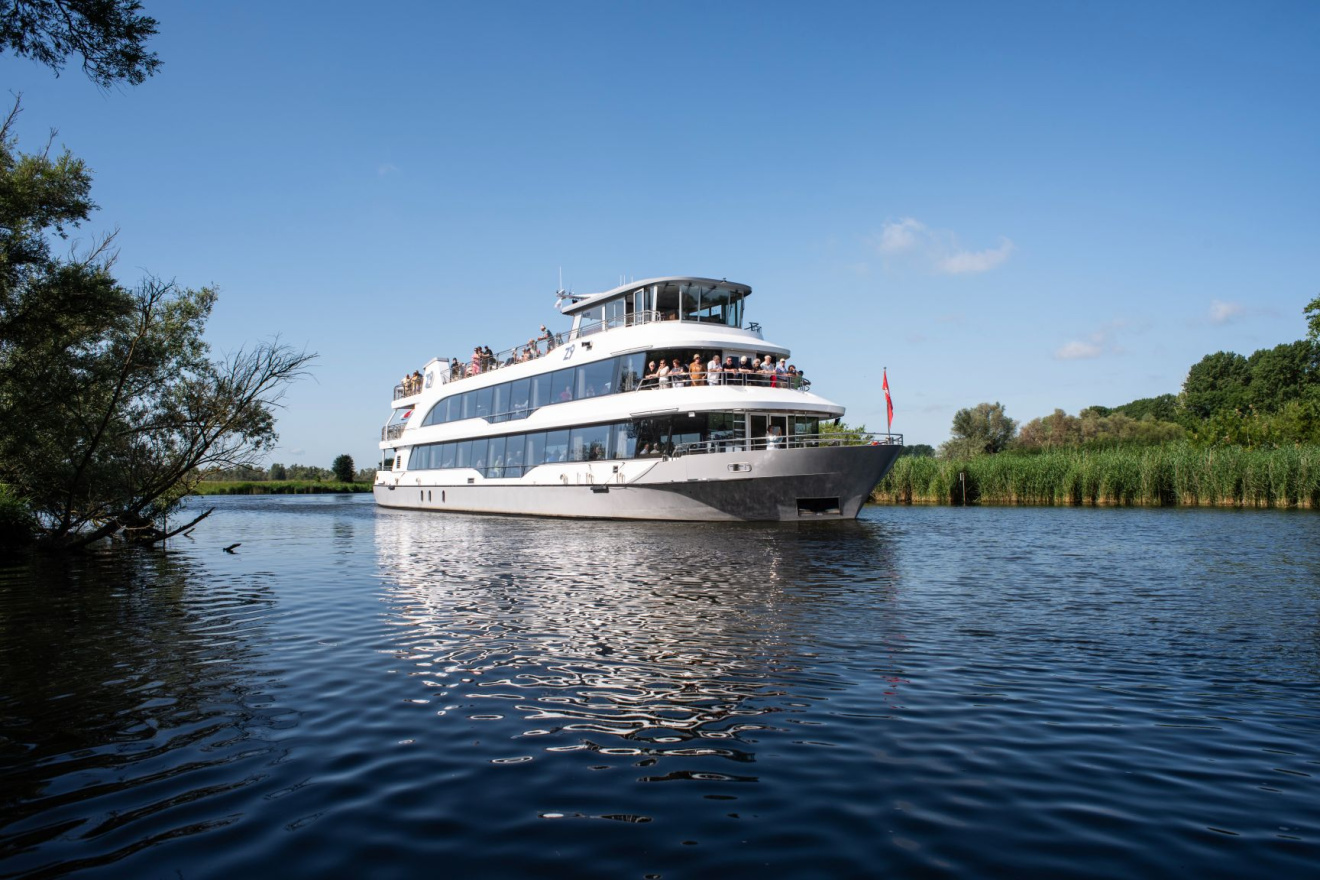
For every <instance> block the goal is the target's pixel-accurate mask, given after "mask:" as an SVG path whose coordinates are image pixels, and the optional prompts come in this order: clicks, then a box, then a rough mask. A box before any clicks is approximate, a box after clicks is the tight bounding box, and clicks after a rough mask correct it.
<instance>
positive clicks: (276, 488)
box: [192, 480, 372, 495]
mask: <svg viewBox="0 0 1320 880" xmlns="http://www.w3.org/2000/svg"><path fill="white" fill-rule="evenodd" d="M371 485H372V484H371V483H331V482H324V483H318V482H316V481H315V480H239V481H225V480H205V481H203V482H201V483H198V484H197V486H196V488H194V489H193V492H192V494H194V495H333V494H340V493H344V492H370V491H371Z"/></svg>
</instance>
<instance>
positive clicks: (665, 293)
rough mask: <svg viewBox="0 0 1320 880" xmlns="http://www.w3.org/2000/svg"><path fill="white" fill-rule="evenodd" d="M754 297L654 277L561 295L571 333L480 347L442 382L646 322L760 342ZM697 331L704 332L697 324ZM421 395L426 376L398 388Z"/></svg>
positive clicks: (689, 280)
mask: <svg viewBox="0 0 1320 880" xmlns="http://www.w3.org/2000/svg"><path fill="white" fill-rule="evenodd" d="M751 293H752V289H751V287H749V286H748V285H746V284H738V283H735V282H732V281H726V280H724V279H718V280H717V279H714V278H701V277H697V276H668V277H663V278H648V279H646V280H644V281H636V282H631V283H628V284H623V285H620V286H618V287H616V288H614V289H613V290H607V291H605V292H604V293H595V294H569V293H564V292H562V291H561V292H560V294H559V296H560V307H559V310H560V313H561V314H563V315H565V316H568V317H571V318H572V319H573V325H572V327H571V328H570V329H569V330H567V331H564V332H559V333H557V332H554V331H551V330H549V329H547V328H546V327H545V325H542V327H541V333H540V335H538V336H535V337H533V338H531V339H528V340H527V342H525V343H522V344H520V345H514V346H512V347H510V348H506V349H504V350H502V351H497V352H491V353H489V354H487V353H486V352H485V350H484V349H479V348H478V349H474V350H473V353H472V357H471V359H470V360H468V361H464V362H457V359H455V360H451V361H450V362H449V369H448V371H447V372H446V373H445V374H444V375H442V376H441V377H440V381H442V382H450V381H457V380H460V379H466V378H470V377H472V376H479V375H482V374H483V373H489V372H490V371H492V370H497V369H500V368H502V367H507V366H512V365H514V364H520V363H527V362H529V361H533V360H536V359H537V358H540V357H544V356H545V355H547V354H549V353H550V352H551V351H553V350H554V349H556V348H558V347H560V346H563V345H566V344H570V343H573V342H574V341H576V340H578V339H581V338H584V337H589V336H594V335H595V334H598V333H606V332H608V331H611V330H618V329H622V328H630V327H638V326H641V325H645V324H658V323H661V322H678V325H674V326H675V329H677V328H678V326H680V325H682V324H687V325H700V326H701V328H702V329H707V330H714V329H715V328H716V327H720V328H730V329H734V330H743V331H745V332H746V333H747V334H748V338H749V339H758V340H759V339H762V338H763V337H762V336H761V328H760V325H758V324H756V323H749V324H747V325H746V327H744V326H743V321H744V312H745V305H744V304H745V302H746V299H747V297H749V296H751ZM691 329H693V330H696V329H698V328H697V327H696V326H691ZM784 353H785V354H786V352H784ZM428 366H429V365H428ZM421 391H422V377H421V375H420V374H417V375H415V377H414V378H413V379H411V380H409V379H407V378H405V380H404V381H403V382H400V383H399V384H398V385H396V386H395V387H394V399H395V400H400V399H402V398H406V397H412V396H414V395H417V394H420V393H421Z"/></svg>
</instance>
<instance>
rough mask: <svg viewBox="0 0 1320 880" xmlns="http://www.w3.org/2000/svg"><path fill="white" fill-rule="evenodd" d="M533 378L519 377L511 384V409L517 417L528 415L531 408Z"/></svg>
mask: <svg viewBox="0 0 1320 880" xmlns="http://www.w3.org/2000/svg"><path fill="white" fill-rule="evenodd" d="M531 394H532V380H531V379H519V380H518V381H517V382H514V383H513V384H512V385H510V386H509V411H510V412H512V413H513V417H514V418H515V419H521V418H524V417H526V415H527V410H528V409H530V408H531Z"/></svg>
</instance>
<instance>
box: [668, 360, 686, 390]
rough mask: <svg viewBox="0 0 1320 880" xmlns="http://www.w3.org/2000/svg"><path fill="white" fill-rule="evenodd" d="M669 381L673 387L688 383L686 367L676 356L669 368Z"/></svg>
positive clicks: (680, 386)
mask: <svg viewBox="0 0 1320 880" xmlns="http://www.w3.org/2000/svg"><path fill="white" fill-rule="evenodd" d="M669 382H670V384H671V385H673V386H674V387H675V388H682V387H683V386H684V385H686V384H688V372H687V369H686V368H684V366H683V365H682V364H681V363H679V360H678V358H674V363H673V365H672V366H671V367H670V368H669Z"/></svg>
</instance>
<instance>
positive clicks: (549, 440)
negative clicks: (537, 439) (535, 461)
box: [545, 431, 568, 462]
mask: <svg viewBox="0 0 1320 880" xmlns="http://www.w3.org/2000/svg"><path fill="white" fill-rule="evenodd" d="M545 460H546V461H547V462H554V461H568V432H567V431H547V432H546V436H545Z"/></svg>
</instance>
